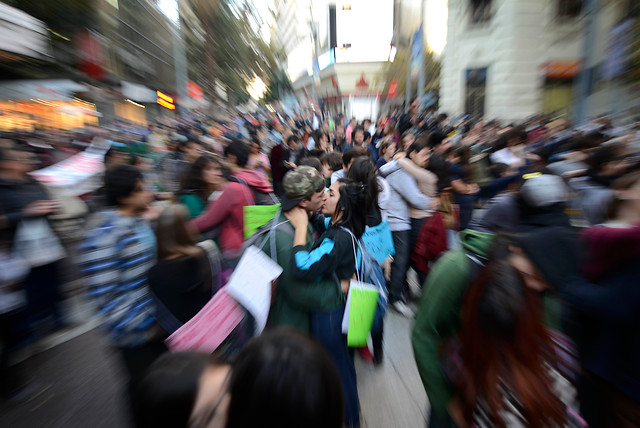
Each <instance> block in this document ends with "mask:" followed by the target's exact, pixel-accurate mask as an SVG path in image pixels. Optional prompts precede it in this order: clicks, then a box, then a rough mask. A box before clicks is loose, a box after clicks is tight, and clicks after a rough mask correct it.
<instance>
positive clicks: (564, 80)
mask: <svg viewBox="0 0 640 428" xmlns="http://www.w3.org/2000/svg"><path fill="white" fill-rule="evenodd" d="M634 3H636V2H634V1H633V0H612V1H604V0H595V11H596V12H595V14H594V15H593V16H594V20H595V21H594V22H595V25H594V27H595V34H594V35H593V36H594V40H596V43H595V45H592V46H590V49H592V51H591V55H590V58H591V60H590V61H589V63H585V62H584V61H583V60H582V58H583V56H584V55H583V50H584V43H585V36H586V31H587V26H586V22H587V19H585V11H586V2H585V1H582V0H449V18H448V36H447V46H446V48H445V51H444V53H443V58H442V71H441V92H440V108H441V110H442V111H445V112H447V113H449V114H453V115H461V114H470V115H473V116H476V117H481V116H483V117H487V118H499V119H504V120H520V119H524V118H526V117H529V116H532V115H535V114H538V113H545V114H558V115H561V114H566V115H568V116H574V115H575V106H576V102H577V97H576V94H577V91H576V88H577V78H578V75H579V74H580V73H581V71H582V70H585V69H586V70H588V72H589V76H590V84H589V94H590V95H589V97H588V102H587V114H588V116H595V115H600V114H605V113H609V112H611V111H620V110H625V109H630V108H633V107H634V103H635V102H636V101H635V99H636V98H637V95H636V96H634V95H633V93H634V89H633V88H632V86H633V85H630V84H629V82H628V81H625V80H623V79H617V78H616V74H615V73H614V74H613V75H611V74H609V75H608V76H607V72H606V70H607V68H608V67H609V66H610V65H611V63H612V61H616V60H615V59H614V58H612V56H611V49H610V48H611V47H612V46H613V45H616V44H618V43H621V44H624V43H626V41H624V40H622V39H624V38H619V39H618V40H616V38H615V36H614V33H615V29H616V28H619V26H620V24H621V23H622V22H623V21H624V20H625V18H633V19H636V18H634V16H633V15H634V14H635V13H636V12H637V11H636V9H637V8H636V7H635V6H634ZM635 90H637V88H636V89H635ZM613 93H616V94H618V95H616V96H613V95H612V94H613Z"/></svg>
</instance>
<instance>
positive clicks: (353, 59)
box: [272, 0, 411, 118]
mask: <svg viewBox="0 0 640 428" xmlns="http://www.w3.org/2000/svg"><path fill="white" fill-rule="evenodd" d="M404 2H405V3H407V4H409V3H411V1H410V0H405V1H404ZM399 3H401V2H400V1H399V0H398V1H394V0H351V1H346V0H345V1H343V0H325V1H318V0H315V1H313V2H310V1H309V0H278V1H276V2H275V6H276V26H275V27H274V32H273V34H272V36H274V37H276V38H277V40H278V42H279V44H280V46H282V47H283V48H284V51H285V53H286V57H287V61H286V70H287V73H288V75H289V77H290V79H291V80H292V82H293V89H294V91H295V95H296V98H297V99H298V101H299V103H300V105H302V106H308V105H313V106H314V108H317V107H320V108H322V109H323V110H326V111H331V112H344V113H345V114H347V115H348V116H354V117H358V118H365V117H375V116H376V115H377V114H378V109H379V100H380V95H381V93H382V91H383V88H382V87H379V86H380V84H381V83H382V82H379V81H380V80H381V79H378V78H377V77H378V75H379V74H380V72H381V71H382V68H383V65H384V63H385V62H388V61H389V60H390V59H392V58H393V55H392V44H393V43H395V42H394V40H400V39H401V38H402V37H401V36H400V32H399V31H396V32H395V33H394V29H395V26H394V18H395V16H396V9H397V8H398V4H399ZM314 52H315V54H316V55H315V56H316V57H317V60H315V59H314Z"/></svg>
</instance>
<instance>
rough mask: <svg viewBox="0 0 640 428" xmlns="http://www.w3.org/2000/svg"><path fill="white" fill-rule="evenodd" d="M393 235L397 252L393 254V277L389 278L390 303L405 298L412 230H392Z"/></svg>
mask: <svg viewBox="0 0 640 428" xmlns="http://www.w3.org/2000/svg"><path fill="white" fill-rule="evenodd" d="M391 235H392V236H393V245H394V246H395V248H396V254H395V256H393V263H392V264H391V278H390V280H389V287H388V288H389V303H395V302H397V301H398V300H403V298H404V294H405V292H406V288H407V269H409V259H410V257H411V250H410V248H409V244H410V242H409V241H410V239H411V231H410V230H401V231H397V232H391Z"/></svg>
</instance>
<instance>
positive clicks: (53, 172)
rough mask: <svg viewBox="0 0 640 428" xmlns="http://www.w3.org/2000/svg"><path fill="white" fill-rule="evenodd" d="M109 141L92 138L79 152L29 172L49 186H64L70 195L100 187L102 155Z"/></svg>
mask: <svg viewBox="0 0 640 428" xmlns="http://www.w3.org/2000/svg"><path fill="white" fill-rule="evenodd" d="M110 146H111V145H110V142H109V141H107V140H103V139H94V141H93V142H92V143H91V145H90V146H89V147H88V148H87V149H86V150H85V151H84V152H81V153H78V154H77V155H74V156H71V157H70V158H68V159H65V160H63V161H62V162H58V163H56V164H54V165H51V166H49V167H47V168H43V169H39V170H37V171H33V172H31V173H30V174H31V176H33V178H35V179H36V180H38V181H40V182H41V183H43V184H45V185H47V186H51V187H64V188H65V189H66V191H67V194H69V195H70V196H80V195H84V194H87V193H90V192H93V191H94V190H96V189H99V188H100V187H102V174H103V172H104V155H105V153H106V152H107V150H109V147H110Z"/></svg>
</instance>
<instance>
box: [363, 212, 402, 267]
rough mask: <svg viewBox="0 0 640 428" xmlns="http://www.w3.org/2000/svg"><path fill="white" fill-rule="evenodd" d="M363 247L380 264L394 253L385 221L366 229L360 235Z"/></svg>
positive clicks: (387, 224)
mask: <svg viewBox="0 0 640 428" xmlns="http://www.w3.org/2000/svg"><path fill="white" fill-rule="evenodd" d="M362 242H363V243H364V247H365V248H366V249H367V251H369V253H371V255H372V256H373V257H375V259H376V260H377V261H378V263H380V264H382V263H383V262H384V261H385V259H386V258H387V257H389V256H393V255H394V254H395V253H396V249H395V247H394V245H393V236H392V235H391V229H390V228H389V223H388V222H387V221H386V220H385V221H383V222H382V223H380V224H379V225H377V226H374V227H367V228H366V230H365V231H364V234H363V235H362Z"/></svg>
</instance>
